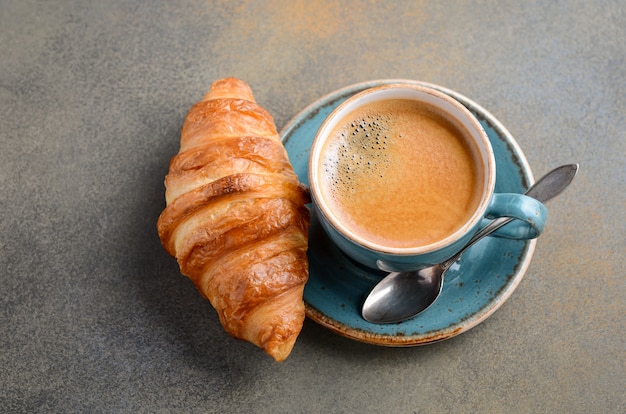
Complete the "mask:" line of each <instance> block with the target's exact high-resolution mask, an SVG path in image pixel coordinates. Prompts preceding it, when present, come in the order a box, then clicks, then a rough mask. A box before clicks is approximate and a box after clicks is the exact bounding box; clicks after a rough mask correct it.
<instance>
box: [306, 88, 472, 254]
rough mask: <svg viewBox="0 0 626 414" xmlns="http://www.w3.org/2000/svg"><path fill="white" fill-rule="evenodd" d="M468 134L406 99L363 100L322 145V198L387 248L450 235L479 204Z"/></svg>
mask: <svg viewBox="0 0 626 414" xmlns="http://www.w3.org/2000/svg"><path fill="white" fill-rule="evenodd" d="M467 136H469V132H467V131H465V130H464V128H463V127H461V126H460V125H457V124H456V123H455V122H453V121H451V120H449V119H447V118H446V117H445V116H444V115H442V114H441V113H440V112H439V111H438V110H437V109H436V108H435V107H432V106H430V105H428V104H426V103H421V102H416V101H412V100H408V99H389V100H383V101H378V102H372V103H369V104H365V105H364V106H362V107H360V108H358V109H356V110H355V111H353V112H351V113H350V114H348V115H347V116H346V117H344V118H343V119H342V120H341V121H340V122H339V123H338V124H337V125H336V126H335V128H334V129H333V131H332V132H331V134H330V136H329V137H328V139H327V141H326V142H325V143H324V146H323V148H322V153H321V154H322V155H321V158H320V162H319V164H318V168H319V171H318V172H319V177H320V190H321V194H322V197H323V198H324V200H325V201H326V203H327V204H328V205H329V207H330V210H331V211H332V212H333V213H334V214H335V215H336V217H337V218H338V220H339V221H340V222H341V223H343V225H344V226H345V227H346V228H348V229H349V230H350V231H351V232H353V233H354V234H356V235H357V236H359V237H361V238H363V239H365V240H368V241H370V242H371V243H374V244H377V245H380V246H386V247H390V248H410V247H421V246H426V245H429V244H432V243H435V242H438V241H440V240H442V239H444V238H446V237H447V236H449V235H451V234H452V233H454V232H455V231H456V230H457V229H459V228H460V227H461V226H462V225H463V224H464V223H466V222H467V221H468V220H469V219H470V218H471V216H472V214H473V213H474V211H475V210H476V208H477V207H478V204H479V203H480V199H481V194H482V187H481V186H482V176H481V174H482V168H480V164H479V162H480V161H478V160H479V158H478V156H477V155H476V154H477V151H478V150H477V149H475V148H474V147H473V144H471V142H469V139H467V138H465V137H467Z"/></svg>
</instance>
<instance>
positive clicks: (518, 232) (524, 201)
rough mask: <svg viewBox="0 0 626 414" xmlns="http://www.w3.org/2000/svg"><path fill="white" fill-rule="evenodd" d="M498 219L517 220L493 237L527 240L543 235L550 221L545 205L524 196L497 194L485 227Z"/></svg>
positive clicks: (485, 220) (495, 233) (490, 206)
mask: <svg viewBox="0 0 626 414" xmlns="http://www.w3.org/2000/svg"><path fill="white" fill-rule="evenodd" d="M498 217H513V218H515V219H516V220H513V221H512V222H510V223H508V224H506V225H504V226H502V227H501V228H499V229H498V230H496V231H495V232H494V233H493V234H492V236H494V237H503V238H507V239H516V240H527V239H534V238H536V237H538V236H539V235H540V234H541V232H542V231H543V229H544V227H545V225H546V220H547V219H548V210H547V209H546V207H545V206H544V205H543V203H541V202H540V201H538V200H536V199H534V198H532V197H529V196H526V195H524V194H514V193H496V194H494V195H493V197H492V198H491V202H490V204H489V206H488V207H487V213H486V215H485V218H484V219H483V223H482V224H483V226H484V225H486V224H487V223H488V222H489V221H490V220H491V219H495V218H498Z"/></svg>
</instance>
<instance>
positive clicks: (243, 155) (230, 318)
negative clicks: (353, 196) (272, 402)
mask: <svg viewBox="0 0 626 414" xmlns="http://www.w3.org/2000/svg"><path fill="white" fill-rule="evenodd" d="M165 187H166V192H165V199H166V204H167V206H166V208H165V210H164V211H163V212H162V213H161V216H160V217H159V220H158V223H157V229H158V232H159V237H160V238H161V242H162V243H163V246H164V247H165V249H166V250H167V252H168V253H170V254H171V255H172V256H174V257H176V259H177V260H178V264H179V266H180V269H181V272H182V273H183V274H185V275H186V276H188V277H189V278H190V279H191V280H192V281H193V282H194V283H195V285H196V287H197V288H198V290H199V291H200V292H201V293H202V294H203V295H204V296H205V297H206V298H207V299H209V301H210V302H211V304H212V305H213V307H214V308H215V309H216V310H217V312H218V314H219V317H220V321H221V323H222V325H223V326H224V328H225V329H226V331H227V332H229V333H230V334H231V335H233V336H234V337H236V338H240V339H244V340H247V341H250V342H252V343H253V344H255V345H257V346H259V347H261V348H263V349H264V350H265V351H266V352H267V353H268V354H270V355H271V356H272V357H274V359H276V360H277V361H283V360H284V359H285V358H287V356H288V355H289V353H290V352H291V350H292V348H293V345H294V343H295V341H296V338H297V336H298V334H299V333H300V330H301V329H302V323H303V321H304V303H303V300H302V294H303V289H304V284H305V282H306V281H307V279H308V261H307V256H306V250H307V245H308V226H309V211H308V209H307V207H306V206H305V204H306V203H307V202H308V193H307V191H306V189H305V188H304V187H303V186H302V185H301V184H300V183H299V182H298V177H297V175H296V174H295V173H294V171H293V168H292V167H291V165H290V163H289V160H288V158H287V152H286V151H285V148H284V147H283V145H282V143H281V142H280V138H279V136H278V133H277V132H276V127H275V125H274V120H273V119H272V117H271V115H270V114H269V113H268V112H267V111H266V110H265V109H263V108H262V107H261V106H259V105H258V104H257V103H256V102H255V100H254V96H253V95H252V91H251V89H250V87H249V86H248V85H247V84H246V83H245V82H243V81H241V80H239V79H235V78H227V79H222V80H218V81H216V82H214V83H213V85H211V90H210V91H209V93H208V94H206V96H205V97H204V98H203V99H202V101H200V102H198V103H197V104H195V105H194V106H193V107H192V108H191V109H190V110H189V113H188V114H187V118H186V119H185V122H184V124H183V128H182V133H181V141H180V150H179V153H178V154H177V155H176V156H174V157H173V158H172V160H171V162H170V169H169V173H168V174H167V176H166V177H165Z"/></svg>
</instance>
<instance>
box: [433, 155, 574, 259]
mask: <svg viewBox="0 0 626 414" xmlns="http://www.w3.org/2000/svg"><path fill="white" fill-rule="evenodd" d="M577 172H578V164H566V165H562V166H560V167H557V168H555V169H554V170H552V171H550V172H549V173H547V174H546V175H544V176H543V177H541V178H540V179H539V180H538V181H537V182H535V184H533V185H532V186H531V187H530V188H529V189H528V190H527V191H526V193H525V194H526V195H527V196H529V197H533V198H535V199H537V200H539V201H541V202H542V203H545V202H546V201H548V200H551V199H552V198H554V197H556V196H557V195H559V194H561V193H562V192H563V190H565V188H567V186H568V185H570V183H571V182H572V180H573V179H574V177H575V176H576V173H577ZM513 220H514V219H513V218H512V217H500V218H497V219H495V220H493V221H492V222H491V223H489V224H487V225H486V226H485V227H483V228H482V229H480V230H479V231H478V232H476V234H474V236H473V237H472V238H471V239H470V241H469V242H467V244H466V245H465V246H464V247H463V248H462V249H461V250H459V251H458V252H457V253H456V254H455V255H454V256H452V257H451V258H449V259H448V260H446V261H445V262H444V263H442V264H441V266H442V267H443V268H444V269H447V268H449V267H450V266H452V264H453V263H454V262H456V261H457V260H459V258H460V257H461V255H463V253H465V251H466V250H467V249H469V248H470V247H472V246H473V245H474V243H476V242H477V241H478V240H480V239H482V238H483V237H485V236H488V235H490V234H491V233H493V232H494V231H496V230H498V229H499V228H500V227H502V226H504V225H505V224H508V223H510V222H511V221H513Z"/></svg>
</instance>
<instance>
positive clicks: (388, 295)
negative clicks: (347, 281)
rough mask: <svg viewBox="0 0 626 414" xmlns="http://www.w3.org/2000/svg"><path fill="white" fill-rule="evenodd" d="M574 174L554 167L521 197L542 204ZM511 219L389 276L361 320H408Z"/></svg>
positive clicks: (573, 168) (566, 168) (373, 293)
mask: <svg viewBox="0 0 626 414" xmlns="http://www.w3.org/2000/svg"><path fill="white" fill-rule="evenodd" d="M577 172H578V164H569V165H563V166H561V167H558V168H556V169H554V170H552V171H550V172H549V173H548V174H546V175H545V176H543V177H542V178H541V179H539V180H538V181H537V182H536V183H535V184H534V185H533V186H531V187H530V188H529V189H528V191H526V193H525V194H526V195H528V196H530V197H533V198H535V199H537V200H539V201H541V202H542V203H545V202H546V201H548V200H550V199H551V198H553V197H555V196H557V195H559V194H560V193H561V192H562V191H563V190H565V188H566V187H567V186H568V185H569V184H570V183H571V182H572V180H573V179H574V177H575V176H576V173H577ZM512 220H514V219H513V218H510V217H500V218H498V219H495V220H493V221H492V222H491V223H489V224H488V225H486V226H485V227H483V228H482V229H481V230H479V231H478V232H477V233H476V234H475V235H474V236H473V237H472V238H471V239H470V241H469V242H468V243H467V244H466V245H465V246H464V247H463V248H462V249H461V250H460V251H459V252H458V253H456V254H455V255H454V256H452V257H451V258H449V259H448V260H446V261H445V262H443V263H440V264H436V265H433V266H430V267H426V268H423V269H419V270H415V271H411V272H393V273H390V274H389V275H387V276H386V277H385V278H384V279H383V280H381V281H380V282H378V284H377V285H376V286H375V287H374V289H372V291H371V292H370V294H369V295H368V296H367V298H366V299H365V302H364V304H363V309H362V315H363V318H364V319H365V320H367V321H369V322H372V323H393V322H400V321H403V320H406V319H409V318H412V317H413V316H415V315H417V314H418V313H420V312H422V311H424V310H426V308H428V307H429V306H430V305H432V304H433V302H435V300H436V299H437V297H438V296H439V294H440V293H441V289H442V286H443V279H444V275H445V272H446V271H447V270H448V269H449V268H450V266H452V264H453V263H455V262H456V261H457V260H459V258H460V257H461V255H462V254H463V253H464V252H465V251H466V250H467V249H468V248H469V247H470V246H472V245H473V244H474V243H476V242H477V241H478V240H480V239H482V238H483V237H485V236H488V235H489V234H491V233H493V232H494V231H496V230H497V229H499V228H500V227H502V226H504V225H505V224H507V223H509V222H511V221H512Z"/></svg>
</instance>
